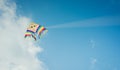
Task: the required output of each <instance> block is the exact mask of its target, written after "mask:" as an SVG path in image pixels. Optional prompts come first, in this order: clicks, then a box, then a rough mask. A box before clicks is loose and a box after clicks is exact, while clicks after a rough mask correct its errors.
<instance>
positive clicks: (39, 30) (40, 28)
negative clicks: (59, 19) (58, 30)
mask: <svg viewBox="0 0 120 70" xmlns="http://www.w3.org/2000/svg"><path fill="white" fill-rule="evenodd" d="M47 31H48V30H47V29H46V28H45V27H43V26H41V25H39V26H38V28H37V30H36V33H37V35H38V36H39V38H41V37H42V36H43V35H45V34H46V33H47Z"/></svg>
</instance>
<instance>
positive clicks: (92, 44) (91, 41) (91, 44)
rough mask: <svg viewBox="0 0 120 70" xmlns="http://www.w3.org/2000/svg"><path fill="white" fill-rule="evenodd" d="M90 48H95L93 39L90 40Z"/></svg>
mask: <svg viewBox="0 0 120 70" xmlns="http://www.w3.org/2000/svg"><path fill="white" fill-rule="evenodd" d="M90 46H91V47H92V48H95V41H94V40H93V39H91V40H90Z"/></svg>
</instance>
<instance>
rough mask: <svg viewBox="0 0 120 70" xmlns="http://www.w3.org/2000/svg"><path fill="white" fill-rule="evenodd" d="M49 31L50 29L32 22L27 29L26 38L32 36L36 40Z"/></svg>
mask: <svg viewBox="0 0 120 70" xmlns="http://www.w3.org/2000/svg"><path fill="white" fill-rule="evenodd" d="M47 31H48V30H47V29H46V28H45V27H44V26H42V25H39V24H36V23H31V24H30V25H29V26H28V28H27V30H26V33H25V38H26V37H32V38H34V40H37V39H38V38H41V37H42V36H43V35H44V34H46V32H47Z"/></svg>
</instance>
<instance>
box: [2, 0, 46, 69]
mask: <svg viewBox="0 0 120 70" xmlns="http://www.w3.org/2000/svg"><path fill="white" fill-rule="evenodd" d="M29 23H30V19H29V18H27V17H24V16H17V14H16V4H15V3H14V2H11V1H7V0H0V70H44V67H43V63H42V61H40V60H39V59H37V57H36V56H37V53H38V52H41V51H42V49H41V48H40V47H38V46H35V45H34V44H33V42H31V41H29V42H28V41H26V40H25V39H24V33H25V30H26V27H27V25H28V24H29Z"/></svg>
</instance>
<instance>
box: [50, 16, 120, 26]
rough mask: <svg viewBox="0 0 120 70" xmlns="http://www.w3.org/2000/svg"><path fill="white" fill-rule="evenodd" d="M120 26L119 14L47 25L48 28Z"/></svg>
mask: <svg viewBox="0 0 120 70" xmlns="http://www.w3.org/2000/svg"><path fill="white" fill-rule="evenodd" d="M118 25H119V26H120V16H104V17H95V18H90V19H86V20H81V21H76V22H70V23H64V24H59V25H53V26H49V27H48V28H74V27H99V26H118Z"/></svg>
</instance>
